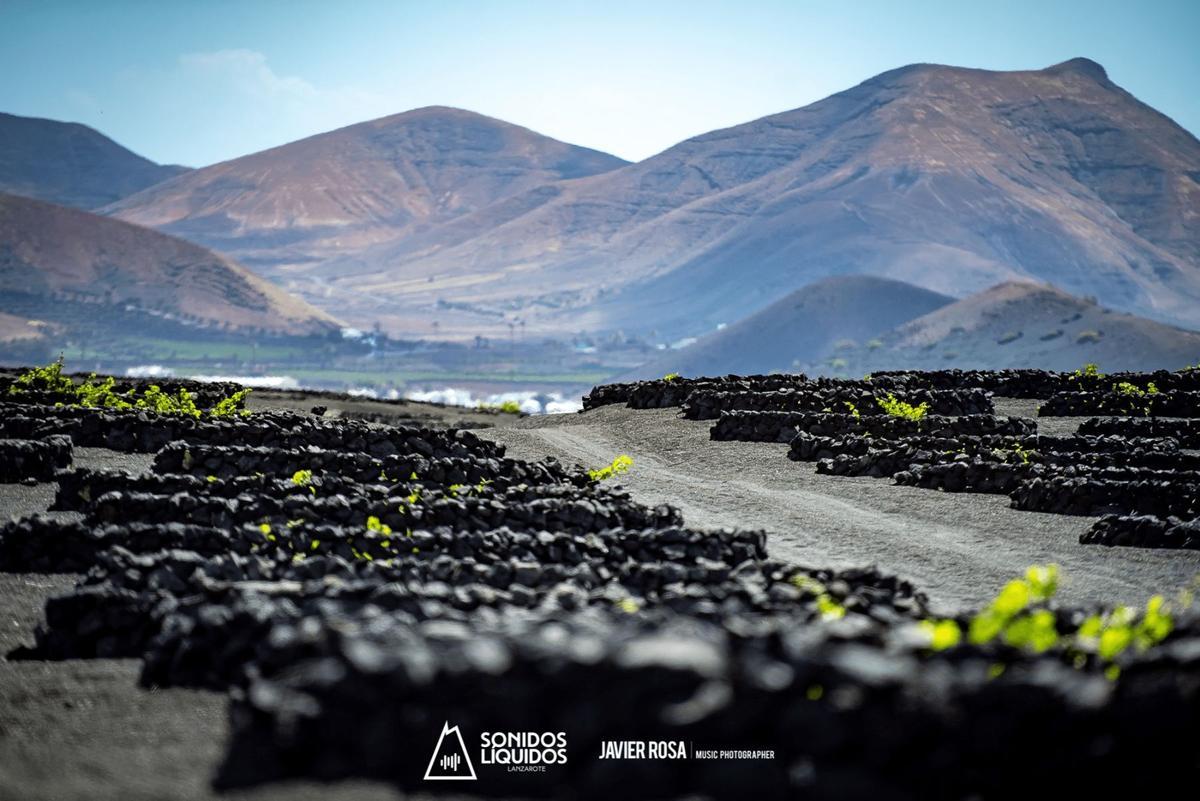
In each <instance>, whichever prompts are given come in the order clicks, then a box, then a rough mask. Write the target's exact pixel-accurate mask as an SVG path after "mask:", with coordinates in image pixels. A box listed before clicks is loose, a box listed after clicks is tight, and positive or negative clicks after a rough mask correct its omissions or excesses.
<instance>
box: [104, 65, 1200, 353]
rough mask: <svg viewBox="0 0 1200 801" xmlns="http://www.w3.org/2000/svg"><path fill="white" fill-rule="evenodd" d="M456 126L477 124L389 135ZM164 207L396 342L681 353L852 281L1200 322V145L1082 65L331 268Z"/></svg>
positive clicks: (870, 113) (431, 221)
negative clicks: (1008, 294)
mask: <svg viewBox="0 0 1200 801" xmlns="http://www.w3.org/2000/svg"><path fill="white" fill-rule="evenodd" d="M451 112H453V113H454V114H462V115H470V114H472V113H471V112H463V111H460V110H448V109H446V108H445V107H432V108H431V109H429V110H416V111H414V112H405V113H402V114H401V115H393V117H388V118H382V119H383V120H393V121H394V120H396V119H398V118H402V117H404V116H405V114H418V115H430V114H432V115H434V116H437V115H438V114H442V115H444V114H447V113H451ZM487 119H489V120H490V118H487ZM492 122H495V121H492ZM365 124H367V123H360V124H359V125H365ZM354 127H355V126H351V128H354ZM340 130H342V131H344V130H348V129H340ZM334 133H337V132H334ZM322 136H325V137H327V136H330V135H320V136H318V137H315V139H320V138H321V137H322ZM302 141H311V140H302ZM295 144H296V143H292V144H290V145H286V146H282V147H284V148H287V147H294V146H295ZM278 150H279V149H275V150H272V151H264V152H271V153H275V152H278ZM253 157H254V156H253V155H252V156H248V157H243V159H242V160H235V162H238V161H240V162H241V163H242V164H245V163H246V162H245V159H250V158H253ZM230 163H232V162H230ZM227 164H228V163H227ZM217 166H221V165H217ZM210 169H212V168H210ZM201 172H203V171H201ZM541 177H543V178H544V177H545V176H541ZM195 180H196V178H195V176H194V175H189V176H185V177H183V178H181V179H176V180H174V181H172V182H171V183H170V184H168V186H172V185H178V184H180V183H186V182H191V181H195ZM158 191H161V190H156V189H155V188H152V189H150V190H147V191H146V192H143V193H140V194H139V195H138V196H135V198H130V199H126V200H125V201H122V202H121V203H119V204H117V205H116V206H113V207H110V208H109V209H108V210H109V211H112V212H114V213H116V214H118V215H120V216H123V217H125V218H127V219H133V220H135V221H137V222H141V223H144V224H152V225H157V226H159V227H162V228H163V229H164V230H168V231H173V232H174V233H177V234H179V235H183V236H188V237H190V238H193V239H196V240H197V241H204V242H205V243H206V244H208V245H210V246H213V247H218V248H220V249H223V251H224V252H233V253H235V255H244V256H245V258H246V261H247V263H248V264H250V265H252V266H254V267H256V268H258V269H260V270H261V271H263V272H264V273H266V274H268V275H271V276H272V277H273V278H275V279H277V280H279V281H280V282H281V283H283V284H284V285H285V286H287V287H288V288H289V289H291V290H293V291H296V292H299V293H301V294H303V295H304V296H305V297H307V298H309V299H310V300H312V301H313V302H316V303H320V304H324V305H326V306H327V307H330V308H337V309H339V310H345V312H346V313H347V314H350V315H352V316H353V317H354V318H355V319H356V320H357V321H360V322H368V321H371V322H373V321H378V322H380V323H381V324H382V325H383V327H384V328H385V329H387V330H390V331H393V332H394V333H403V334H410V335H412V334H415V335H429V333H430V326H431V325H432V323H434V322H436V323H440V328H439V329H438V330H439V331H440V333H441V335H443V336H461V337H464V338H465V337H469V336H470V335H472V334H481V333H482V334H485V335H486V334H495V333H497V332H502V331H503V330H504V327H505V326H506V325H507V324H509V323H512V322H514V321H518V320H519V321H521V322H522V323H523V324H527V330H528V331H530V332H531V333H536V334H547V335H563V334H565V333H568V332H574V331H579V330H592V331H613V330H623V331H632V332H641V333H644V332H646V331H649V330H652V329H653V330H657V331H658V332H659V333H661V334H662V335H663V336H664V337H665V338H667V339H675V338H679V337H682V336H694V335H697V334H700V333H703V332H705V331H708V330H711V329H712V328H714V327H715V326H716V325H717V324H720V323H724V322H732V321H735V320H738V319H741V318H743V317H745V316H747V315H749V314H751V313H753V312H755V311H758V310H759V309H762V308H764V307H766V306H768V305H769V304H770V303H771V302H773V301H775V300H777V299H778V298H779V297H781V296H783V295H785V294H786V293H788V292H790V291H793V290H795V289H798V288H800V287H802V286H805V285H807V284H809V283H811V282H812V281H814V280H817V279H820V278H823V277H828V276H833V275H841V274H848V273H862V274H870V275H878V276H882V277H888V278H893V279H896V280H900V281H904V282H906V283H912V284H917V285H920V286H923V287H925V288H926V289H929V290H932V291H935V292H940V293H943V294H949V295H953V296H956V297H963V296H966V295H969V294H972V293H974V292H977V291H980V290H982V289H985V288H987V287H989V286H992V285H994V284H996V283H999V282H1002V281H1006V280H1012V279H1030V280H1042V281H1052V282H1053V283H1055V284H1057V285H1060V286H1062V287H1063V288H1064V289H1065V290H1067V291H1069V292H1073V293H1075V294H1096V295H1097V296H1098V297H1099V298H1100V299H1101V300H1102V301H1103V302H1105V303H1107V304H1109V305H1111V306H1114V307H1116V308H1121V309H1125V310H1129V311H1132V312H1137V313H1139V314H1142V315H1147V316H1151V317H1154V318H1156V319H1161V320H1164V321H1169V322H1176V323H1184V324H1190V325H1198V324H1200V214H1196V213H1195V209H1196V208H1198V207H1200V141H1197V140H1196V138H1195V137H1194V136H1192V135H1191V134H1190V133H1188V132H1187V131H1185V130H1184V129H1182V128H1180V127H1179V126H1178V125H1175V124H1174V123H1173V122H1172V121H1171V120H1170V119H1169V118H1167V117H1166V116H1165V115H1162V114H1160V113H1159V112H1157V111H1155V110H1154V109H1151V108H1150V107H1149V106H1146V105H1145V104H1143V103H1141V102H1140V101H1138V100H1137V99H1136V98H1134V97H1132V95H1129V94H1128V93H1127V92H1125V91H1124V90H1123V89H1121V88H1120V87H1118V86H1116V85H1115V84H1114V83H1112V82H1111V80H1109V78H1108V75H1107V73H1106V71H1105V70H1104V68H1103V67H1102V66H1100V65H1099V64H1097V63H1096V62H1093V61H1090V60H1088V59H1083V58H1076V59H1070V60H1068V61H1065V62H1061V63H1059V64H1056V65H1053V66H1051V67H1048V68H1045V69H1041V70H1014V71H1006V72H997V71H990V70H981V69H973V68H963V67H951V66H944V65H932V64H916V65H907V66H903V67H899V68H896V69H894V70H889V71H887V72H884V73H881V74H879V75H876V76H874V77H872V78H868V79H867V80H865V81H863V82H861V83H859V84H858V85H856V86H854V87H851V88H849V89H847V90H844V91H842V92H838V93H836V94H834V95H831V96H829V97H827V98H824V99H822V100H819V101H817V102H816V103H813V104H810V105H808V106H804V107H801V108H798V109H792V110H788V111H783V112H780V113H777V114H772V115H769V116H766V117H763V118H760V119H757V120H752V121H749V122H746V123H743V124H741V125H737V126H731V127H729V128H724V129H720V130H715V131H710V132H707V133H704V134H701V135H699V136H696V137H692V138H690V139H688V140H685V141H683V142H680V143H678V144H676V145H674V146H672V147H671V148H668V149H666V150H664V151H663V152H662V153H659V154H657V155H655V156H652V157H650V158H648V159H645V160H643V161H640V162H637V163H634V164H622V165H620V166H616V167H614V168H613V169H604V170H600V171H597V172H594V173H593V174H590V175H578V174H574V177H562V176H560V177H558V178H557V179H555V180H531V181H530V182H528V184H524V183H522V184H520V185H511V184H510V185H509V186H507V187H506V191H504V192H502V193H492V194H491V195H489V196H487V197H482V196H480V197H478V198H476V199H474V200H472V201H471V202H464V203H459V204H457V205H455V206H454V209H453V213H452V214H436V213H433V212H429V211H428V209H427V210H426V213H423V214H422V215H420V219H417V220H415V221H413V220H401V221H400V222H399V223H398V224H397V223H395V222H394V221H393V222H387V221H385V223H384V224H380V225H376V226H373V227H372V226H367V227H368V228H369V229H370V230H369V231H366V232H358V233H355V232H354V231H353V230H352V229H349V228H342V229H340V234H339V235H337V236H334V235H333V233H335V232H337V231H338V229H336V227H334V228H331V229H330V230H331V232H330V233H329V237H328V240H329V241H328V242H327V243H326V245H327V246H323V247H320V248H317V252H311V249H310V252H308V253H305V252H304V248H302V247H298V246H295V243H294V242H289V241H287V236H288V235H289V234H288V231H287V229H286V219H284V218H285V217H286V215H281V223H280V225H281V227H279V228H277V229H272V230H274V232H275V238H274V239H273V240H272V239H267V240H264V241H263V242H262V243H261V244H262V247H261V248H260V249H259V251H257V252H247V251H243V250H242V249H240V248H241V244H244V242H242V243H241V244H239V242H238V238H239V237H240V236H241V234H239V233H238V232H237V230H234V229H236V226H233V227H232V228H231V227H230V224H229V223H228V221H221V220H217V219H215V218H214V217H213V216H212V215H211V214H209V215H208V217H206V216H205V215H206V214H208V212H207V211H204V210H203V209H201V210H200V211H196V210H194V209H192V210H188V209H186V208H185V209H184V211H185V212H186V213H185V214H182V216H178V218H177V219H176V217H173V216H172V215H179V214H180V212H179V210H178V209H176V210H174V211H170V213H168V214H166V216H160V217H156V216H154V215H156V214H161V209H159V210H157V211H156V209H155V206H156V203H148V202H147V201H148V200H149V199H151V198H153V197H154V196H155V195H156V194H157V192H158ZM230 191H232V192H236V191H239V190H238V187H237V185H236V182H235V183H234V185H233V187H232V188H231V190H230ZM484 195H487V193H484ZM422 197H423V200H422V202H424V203H426V205H428V201H429V198H428V197H426V196H422ZM264 202H265V203H270V202H273V201H270V200H267V201H264ZM157 205H160V206H161V205H162V204H157ZM168 218H169V219H168ZM206 225H208V226H210V227H208V228H206V227H205V226H206ZM222 225H224V226H225V228H226V229H230V230H232V231H233V233H230V234H229V237H228V238H226V239H222V237H223V236H225V234H226V233H228V231H226V232H225V233H222V231H221V230H219V229H221V226H222Z"/></svg>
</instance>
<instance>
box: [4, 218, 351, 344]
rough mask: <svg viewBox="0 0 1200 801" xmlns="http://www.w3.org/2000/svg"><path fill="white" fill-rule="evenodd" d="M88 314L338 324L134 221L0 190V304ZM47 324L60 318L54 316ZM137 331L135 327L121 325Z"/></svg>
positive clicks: (19, 310) (221, 322)
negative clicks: (131, 313)
mask: <svg viewBox="0 0 1200 801" xmlns="http://www.w3.org/2000/svg"><path fill="white" fill-rule="evenodd" d="M82 304H89V305H88V306H87V308H88V309H89V310H90V311H87V312H85V313H86V314H88V315H92V316H101V315H105V314H111V313H115V312H120V311H122V310H126V309H127V308H135V309H139V310H143V311H145V312H147V313H150V314H153V315H156V316H159V317H163V316H168V315H169V316H170V317H172V318H174V319H177V320H180V321H183V322H187V323H190V324H193V325H197V326H221V327H227V328H255V329H262V330H266V331H275V332H282V333H292V334H309V333H319V332H322V331H326V330H330V329H332V328H333V327H334V326H336V325H337V321H336V320H334V319H333V318H332V317H330V316H329V315H328V314H326V313H325V312H322V311H318V310H317V309H314V308H313V307H312V306H309V305H308V304H307V303H305V302H304V301H302V300H299V299H297V298H293V297H291V296H290V295H288V294H287V293H286V292H284V291H283V290H281V289H279V288H278V287H276V286H274V285H272V284H271V283H269V282H267V281H265V280H264V279H262V278H259V277H257V276H255V275H252V274H251V273H250V272H248V271H247V270H246V269H245V268H243V267H241V266H239V265H238V264H236V263H234V262H232V261H230V260H229V259H227V258H225V257H224V256H219V255H217V254H215V253H212V252H211V251H208V250H205V249H204V248H202V247H199V246H198V245H193V244H192V243H190V242H185V241H183V240H181V239H176V238H175V237H171V236H167V235H165V234H162V233H159V232H158V231H152V230H149V229H146V228H140V227H138V226H136V225H130V224H129V223H125V222H121V221H119V220H112V219H109V218H107V217H100V216H97V215H95V214H89V213H88V212H85V211H80V210H78V209H71V208H66V207H64V206H56V205H53V204H50V203H43V202H41V201H37V200H31V199H29V198H23V197H18V196H16V195H8V194H0V310H3V311H5V312H9V313H11V314H13V315H15V316H17V317H27V316H30V315H29V314H27V313H26V312H27V311H28V310H30V309H33V310H34V311H36V312H38V314H37V316H42V313H44V312H49V313H50V314H53V313H54V312H55V310H56V309H57V307H58V306H60V305H61V306H63V307H64V308H65V307H67V306H69V307H72V308H74V309H75V311H74V312H73V313H75V314H80V313H81V312H80V310H81V309H82ZM54 322H60V321H58V320H55V321H54ZM130 333H136V332H130Z"/></svg>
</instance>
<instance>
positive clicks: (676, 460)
mask: <svg viewBox="0 0 1200 801" xmlns="http://www.w3.org/2000/svg"><path fill="white" fill-rule="evenodd" d="M995 405H996V413H997V414H1002V415H1016V416H1026V417H1032V416H1033V415H1034V414H1035V413H1036V409H1037V407H1038V405H1039V401H1036V400H1019V399H1007V398H1005V399H1000V400H998V401H996V403H995ZM1080 422H1082V418H1040V419H1038V428H1039V431H1040V432H1041V433H1043V434H1053V435H1068V434H1071V433H1074V431H1075V430H1076V428H1077V427H1078V426H1079V423H1080ZM710 427H711V421H690V420H684V419H682V417H681V416H680V412H679V409H678V408H667V409H636V410H635V409H628V408H626V407H624V406H620V405H611V406H602V407H600V408H598V409H593V410H591V411H588V412H584V413H582V414H578V415H555V416H547V417H530V418H526V419H524V420H521V421H519V422H516V423H514V424H513V425H511V426H509V427H505V428H496V429H489V430H487V431H482V432H479V433H480V435H481V436H483V437H486V438H490V439H493V440H495V441H497V442H501V443H503V444H504V445H506V446H507V447H508V449H509V451H508V452H509V454H510V455H511V456H513V457H516V458H521V459H538V458H543V457H546V456H554V457H556V458H558V459H559V460H561V461H563V462H565V463H568V464H570V463H576V462H578V463H580V464H583V465H585V466H589V467H596V466H599V465H602V464H605V463H607V462H608V461H610V460H611V459H612V458H613V456H614V455H615V454H618V453H627V454H629V455H630V456H632V457H633V461H634V466H633V468H632V469H631V470H630V471H629V472H628V473H626V474H625V475H623V476H621V479H620V480H621V483H622V484H623V485H624V486H625V487H626V489H628V490H629V491H630V492H631V493H632V495H633V497H634V499H635V500H638V501H641V502H642V503H646V504H658V503H667V502H669V503H671V504H672V505H674V506H677V507H678V508H679V509H680V510H681V511H682V512H683V515H684V519H685V520H686V521H687V523H688V525H689V526H692V527H696V528H720V527H728V528H749V529H759V528H761V529H764V530H766V531H767V532H768V534H769V536H768V540H767V547H768V550H769V551H770V554H771V556H772V557H774V558H776V559H781V560H785V561H788V562H793V563H796V564H801V565H827V566H831V567H845V566H851V565H856V566H858V565H866V564H875V565H878V566H880V567H881V568H883V569H885V570H887V571H889V572H893V573H895V574H897V575H899V576H901V577H902V578H905V579H908V580H909V581H912V582H913V583H914V584H916V585H917V586H918V587H920V588H921V589H922V590H924V591H925V592H926V593H927V594H928V596H929V598H930V601H931V602H932V603H933V605H934V607H935V608H936V609H940V610H942V611H944V612H947V613H949V612H956V611H961V610H965V609H969V608H974V607H978V606H980V605H982V604H985V603H987V602H988V601H989V600H990V599H991V597H992V596H993V595H994V594H995V591H996V588H997V587H999V586H1002V585H1003V584H1004V582H1005V581H1007V580H1008V579H1010V578H1011V577H1012V576H1014V575H1018V574H1020V573H1021V571H1023V570H1024V569H1025V568H1026V567H1027V566H1028V565H1030V564H1033V563H1039V562H1057V563H1058V564H1059V565H1061V566H1062V570H1063V575H1064V577H1065V578H1064V581H1063V586H1062V588H1061V590H1060V595H1061V598H1062V600H1063V602H1064V603H1073V604H1081V605H1088V604H1092V603H1101V602H1105V603H1114V602H1123V603H1130V604H1138V603H1144V601H1145V598H1146V597H1147V596H1149V595H1151V594H1153V593H1155V592H1161V591H1163V590H1164V589H1170V588H1175V587H1182V586H1185V585H1187V584H1188V583H1189V582H1190V581H1191V580H1192V578H1193V577H1194V576H1196V574H1197V573H1198V572H1200V554H1197V553H1191V552H1178V551H1175V552H1164V551H1150V550H1142V549H1136V548H1120V549H1113V548H1094V547H1091V548H1084V547H1080V545H1079V535H1080V534H1082V533H1083V532H1085V531H1087V530H1088V529H1089V528H1090V527H1091V525H1092V523H1093V522H1095V521H1094V518H1089V517H1068V516H1064V515H1053V514H1043V513H1039V512H1023V511H1017V510H1015V509H1011V508H1010V507H1009V503H1010V500H1009V498H1008V496H1007V495H977V494H969V493H942V492H931V491H929V490H925V489H918V488H915V487H902V486H896V485H895V484H893V483H892V482H891V481H890V480H888V479H877V478H867V477H842V476H826V475H819V474H817V473H815V472H814V470H813V466H812V465H809V464H796V463H794V462H790V461H788V459H787V458H786V454H787V450H788V446H787V445H786V444H774V443H759V442H713V441H711V440H710V439H709V429H710Z"/></svg>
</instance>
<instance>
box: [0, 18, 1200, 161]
mask: <svg viewBox="0 0 1200 801" xmlns="http://www.w3.org/2000/svg"><path fill="white" fill-rule="evenodd" d="M1074 56H1087V57H1089V58H1092V59H1094V60H1096V61H1099V62H1100V63H1101V64H1103V65H1104V66H1105V67H1106V68H1107V69H1108V73H1109V76H1110V77H1111V78H1112V79H1113V80H1114V81H1116V82H1117V83H1118V84H1120V85H1121V86H1123V87H1125V88H1126V89H1128V90H1129V91H1131V92H1132V93H1133V94H1135V95H1136V96H1137V97H1139V98H1141V99H1142V100H1144V101H1145V102H1147V103H1149V104H1150V105H1152V106H1154V107H1156V108H1158V109H1159V110H1160V111H1163V112H1165V113H1166V114H1168V115H1170V116H1171V117H1173V118H1174V119H1175V120H1176V121H1177V122H1179V123H1180V124H1182V125H1183V126H1184V127H1186V128H1188V129H1189V130H1190V131H1192V132H1194V133H1195V132H1200V0H1158V1H1156V0H1140V1H1138V0H1129V2H1114V1H1111V0H1086V1H1084V2H1076V1H1075V0H989V1H988V2H977V1H973V0H956V1H955V2H940V1H939V2H935V1H934V0H927V1H926V2H921V1H920V0H891V1H890V2H883V1H879V2H876V1H870V2H868V1H866V0H862V1H859V2H856V1H855V0H791V1H790V2H784V1H783V0H762V1H761V2H755V0H740V1H739V2H704V0H686V2H667V1H665V0H664V1H663V2H656V1H655V0H641V1H640V2H628V3H626V2H621V1H620V0H598V1H597V2H572V1H571V0H553V1H552V2H541V1H540V0H538V1H537V2H534V1H533V0H528V1H525V2H520V1H518V0H511V1H510V2H499V0H495V1H493V2H467V1H465V0H464V1H458V0H430V2H424V1H419V0H412V1H411V2H403V1H402V0H392V1H391V2H382V0H340V2H324V3H323V2H303V1H302V0H288V1H287V2H283V1H282V0H281V1H279V2H276V1H275V0H257V1H256V0H242V2H226V1H224V0H220V1H214V2H200V1H199V0H190V2H183V0H155V1H150V0H124V2H122V1H121V0H87V1H86V2H66V1H59V2H55V0H0V75H3V76H4V78H3V80H0V111H7V112H10V113H14V114H24V115H30V116H41V117H50V118H53V119H60V120H73V121H78V122H83V123H86V124H88V125H91V126H93V127H95V128H97V129H99V130H100V131H103V132H104V133H105V134H107V135H109V136H111V137H113V138H114V139H116V140H117V141H118V142H120V143H121V144H123V145H125V146H127V147H130V148H132V149H133V150H135V151H137V152H139V153H141V154H143V155H145V156H147V157H149V158H152V159H154V160H156V161H160V162H176V163H182V164H188V165H191V166H200V165H204V164H209V163H213V162H216V161H220V160H223V159H228V158H233V157H235V156H239V155H243V154H245V153H250V152H253V151H255V150H261V149H263V148H266V147H271V146H273V145H278V144H283V143H284V142H288V141H292V140H294V139H298V138H301V137H304V136H308V135H310V134H314V133H319V132H321V131H327V130H330V129H333V128H337V127H340V126H343V125H348V124H350V123H354V122H358V121H361V120H365V119H371V118H373V117H380V116H384V115H386V114H392V113H395V112H399V111H404V110H407V109H410V108H415V107H418V106H427V105H448V106H459V107H461V108H467V109H471V110H473V111H478V112H481V113H484V114H489V115H491V116H494V117H499V118H501V119H504V120H508V121H509V122H515V123H518V124H520V125H525V126H527V127H529V128H532V129H534V130H536V131H539V132H541V133H544V134H548V135H550V136H554V137H557V138H559V139H563V140H566V141H568V142H573V143H576V144H582V145H587V146H590V147H595V148H598V149H601V150H606V151H608V152H610V153H615V154H616V155H619V156H623V157H625V158H628V159H641V158H645V157H646V156H649V155H652V154H654V153H656V152H658V151H660V150H662V149H664V148H666V147H668V146H670V145H672V144H674V143H676V142H678V141H680V140H682V139H685V138H687V137H689V136H693V135H695V134H699V133H703V132H705V131H709V130H712V129H714V128H721V127H725V126H729V125H733V124H736V123H740V122H745V121H747V120H750V119H754V118H756V117H760V116H763V115H765V114H770V113H773V112H777V111H783V110H785V109H790V108H796V107H798V106H802V105H805V104H807V103H811V102H812V101H814V100H818V99H820V98H822V97H825V96H827V95H829V94H832V93H833V92H836V91H839V90H841V89H845V88H847V87H850V86H853V85H854V84H857V83H859V82H861V81H863V80H865V79H867V78H869V77H871V76H872V75H875V74H877V73H879V72H883V71H884V70H888V69H891V68H894V67H898V66H901V65H904V64H909V63H913V62H918V61H927V62H936V63H943V64H956V65H961V66H971V67H983V68H989V69H1030V68H1040V67H1045V66H1049V65H1050V64H1053V63H1057V62H1059V61H1065V60H1066V59H1068V58H1072V57H1074Z"/></svg>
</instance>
